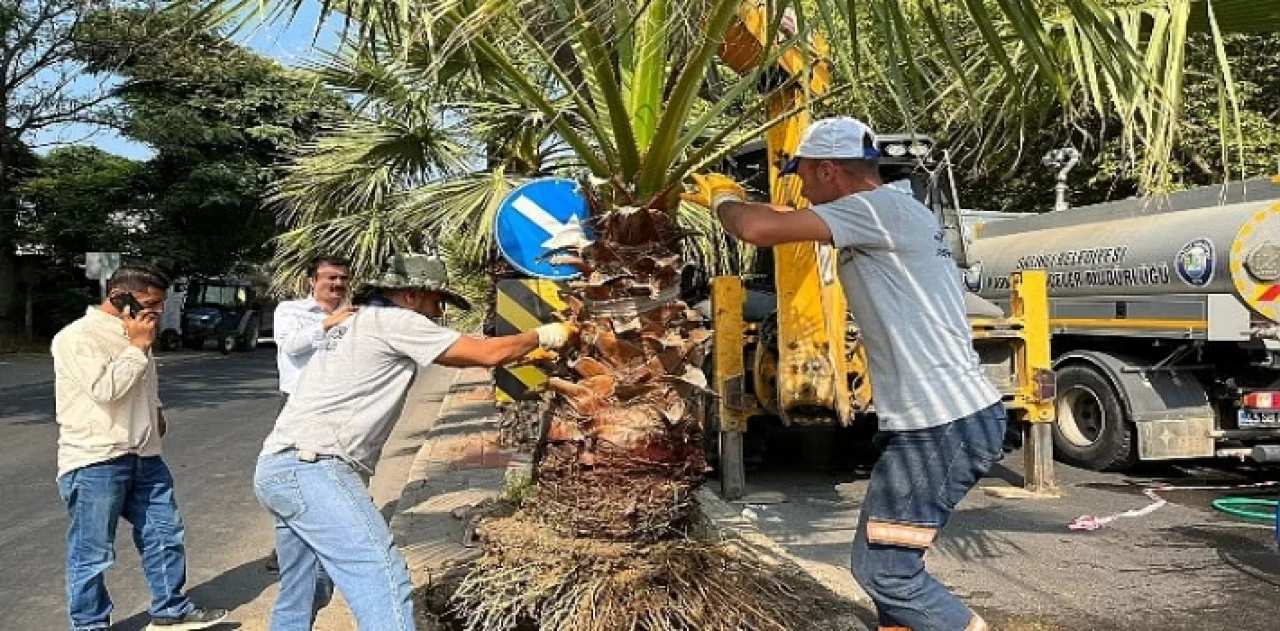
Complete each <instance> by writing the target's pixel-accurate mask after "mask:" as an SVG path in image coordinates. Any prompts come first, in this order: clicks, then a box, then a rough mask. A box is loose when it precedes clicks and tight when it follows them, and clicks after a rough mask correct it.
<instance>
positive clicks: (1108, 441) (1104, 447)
mask: <svg viewBox="0 0 1280 631" xmlns="http://www.w3.org/2000/svg"><path fill="white" fill-rule="evenodd" d="M1057 373H1058V399H1057V412H1058V415H1057V416H1058V420H1057V422H1055V423H1054V425H1053V446H1054V449H1055V450H1056V451H1057V452H1058V458H1059V459H1060V460H1062V461H1063V462H1066V463H1067V464H1071V465H1075V466H1077V467H1083V468H1085V469H1091V470H1093V471H1119V470H1122V469H1126V468H1128V467H1129V466H1131V465H1132V464H1133V463H1135V462H1137V456H1138V454H1137V449H1136V446H1137V445H1136V441H1135V440H1134V431H1135V429H1134V427H1133V424H1132V423H1130V422H1129V421H1128V419H1126V418H1125V414H1124V407H1123V406H1122V405H1121V404H1120V395H1119V394H1117V393H1116V391H1115V388H1114V387H1113V386H1112V385H1111V382H1110V381H1109V380H1108V379H1107V378H1106V377H1105V376H1103V375H1102V374H1101V373H1099V372H1098V371H1097V369H1095V368H1093V367H1092V366H1089V365H1087V364H1068V365H1066V366H1062V367H1060V368H1058V370H1057Z"/></svg>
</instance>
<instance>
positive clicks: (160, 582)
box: [58, 455, 195, 629]
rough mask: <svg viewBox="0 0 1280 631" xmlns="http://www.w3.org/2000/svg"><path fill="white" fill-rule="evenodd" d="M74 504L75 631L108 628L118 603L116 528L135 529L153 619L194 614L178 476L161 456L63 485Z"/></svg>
mask: <svg viewBox="0 0 1280 631" xmlns="http://www.w3.org/2000/svg"><path fill="white" fill-rule="evenodd" d="M58 494H59V495H60V496H61V497H62V501H63V502H65V503H66V505H67V513H68V514H69V515H70V516H71V527H70V528H68V529H67V605H68V609H69V610H70V614H71V628H72V629H106V628H108V627H109V626H110V624H111V609H112V604H111V597H110V596H109V595H108V594H107V583H106V580H105V577H104V575H105V574H106V571H107V568H109V567H111V564H112V563H113V562H114V561H115V558H116V551H115V541H116V524H117V523H118V521H119V519H120V518H121V517H123V518H124V519H125V520H127V521H128V522H129V523H130V524H132V525H133V544H134V545H135V546H136V547H137V548H138V554H140V555H141V556H142V572H143V574H144V575H145V576H146V579H147V586H148V587H150V588H151V606H150V608H149V610H148V611H149V612H150V613H151V615H152V617H156V616H165V617H169V616H172V617H179V616H183V615H185V614H186V613H187V612H189V611H191V610H192V609H194V608H195V605H193V604H192V603H191V600H190V599H188V598H187V597H186V596H185V595H184V594H183V593H182V586H183V584H185V583H186V582H187V555H186V546H185V544H184V543H183V538H184V534H185V533H184V529H183V526H182V516H181V515H180V514H179V513H178V502H177V500H176V499H175V497H174V493H173V476H172V475H170V474H169V467H167V466H165V464H164V460H163V459H161V458H160V457H159V456H155V457H150V458H140V457H138V456H135V455H127V456H121V457H119V458H116V459H114V460H109V461H107V462H100V463H97V464H92V465H89V466H87V467H82V468H80V469H76V470H74V471H71V472H69V473H67V474H65V475H63V476H62V477H60V478H58Z"/></svg>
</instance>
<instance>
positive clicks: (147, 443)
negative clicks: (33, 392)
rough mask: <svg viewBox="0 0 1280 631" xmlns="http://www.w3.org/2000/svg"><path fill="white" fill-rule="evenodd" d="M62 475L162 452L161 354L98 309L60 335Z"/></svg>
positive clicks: (56, 361)
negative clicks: (152, 353)
mask: <svg viewBox="0 0 1280 631" xmlns="http://www.w3.org/2000/svg"><path fill="white" fill-rule="evenodd" d="M50 350H51V351H52V353H53V370H54V375H55V381H54V389H55V392H56V408H57V420H58V425H59V426H60V427H59V431H58V476H59V477H61V476H63V475H65V474H67V473H70V472H72V471H75V470H76V469H80V468H82V467H87V466H89V465H91V464H97V463H99V462H106V461H108V460H112V459H114V458H118V457H120V456H124V455H127V454H136V455H139V456H144V457H146V456H159V455H160V452H161V441H160V425H159V419H160V414H159V408H160V396H159V390H158V383H159V379H158V378H157V377H156V364H155V359H154V358H152V357H151V356H150V354H149V353H144V352H142V350H141V349H139V348H138V347H136V346H134V345H132V344H130V343H129V336H128V335H127V334H125V330H124V323H123V322H121V321H120V318H117V317H115V316H113V315H111V314H109V313H106V312H105V311H102V310H101V309H98V308H97V307H89V310H88V312H86V313H85V316H84V317H83V318H80V319H79V320H76V321H75V322H72V323H71V324H69V325H67V326H66V327H65V328H63V329H62V330H61V331H59V332H58V334H57V335H55V336H54V337H53V345H52V347H51V349H50Z"/></svg>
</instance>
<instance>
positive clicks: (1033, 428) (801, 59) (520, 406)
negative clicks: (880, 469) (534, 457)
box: [495, 0, 1054, 499]
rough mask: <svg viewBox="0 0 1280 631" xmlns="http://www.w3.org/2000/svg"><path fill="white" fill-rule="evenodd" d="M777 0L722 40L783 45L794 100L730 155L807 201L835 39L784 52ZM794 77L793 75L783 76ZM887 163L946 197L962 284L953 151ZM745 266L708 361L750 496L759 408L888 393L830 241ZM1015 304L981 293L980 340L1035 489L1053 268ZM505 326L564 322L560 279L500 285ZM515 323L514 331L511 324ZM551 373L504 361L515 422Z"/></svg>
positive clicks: (731, 289)
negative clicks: (1020, 436)
mask: <svg viewBox="0 0 1280 631" xmlns="http://www.w3.org/2000/svg"><path fill="white" fill-rule="evenodd" d="M767 11H768V6H767V3H766V2H764V1H763V0H745V1H744V2H743V3H742V5H741V6H740V7H739V10H738V14H737V18H736V20H735V22H734V23H733V25H732V26H731V27H730V29H729V31H728V34H727V35H726V37H725V40H724V42H723V43H722V44H721V47H720V57H721V59H722V60H723V61H724V62H725V64H726V65H728V66H729V67H731V68H732V69H734V70H735V71H737V72H740V73H747V72H751V71H753V70H754V69H755V68H756V67H757V66H758V65H759V64H761V63H765V62H766V60H769V59H770V58H774V57H776V61H774V62H773V63H775V64H776V67H775V68H771V69H769V71H768V72H766V73H764V74H765V75H766V77H767V79H766V80H767V81H768V82H769V83H770V85H771V86H778V85H785V86H788V87H785V88H784V89H781V90H775V91H774V93H773V95H772V96H771V97H770V100H769V102H768V104H767V108H768V111H767V113H766V115H767V116H768V117H769V118H770V119H772V118H775V117H779V116H783V115H784V114H786V113H788V112H794V113H793V114H791V115H790V116H787V117H786V118H785V119H784V120H783V121H782V122H781V123H779V124H778V125H776V126H774V127H773V128H772V129H771V130H770V131H769V132H768V133H767V134H766V137H765V138H764V140H763V142H762V143H760V142H757V143H754V144H752V145H748V146H747V147H744V149H743V150H742V151H739V152H738V153H737V154H736V155H735V157H734V158H733V159H732V160H730V161H729V164H727V165H726V166H727V167H728V168H726V170H727V171H729V172H730V173H731V174H732V175H734V176H735V177H738V178H739V179H742V180H744V181H746V183H747V184H748V186H749V188H752V189H754V190H760V191H768V196H769V199H770V200H771V201H773V202H774V203H778V204H785V205H789V206H793V207H803V206H805V205H806V203H807V202H806V201H805V200H804V199H803V198H802V197H801V196H800V193H799V191H800V181H799V178H797V177H794V176H786V177H779V174H778V172H779V169H780V167H781V165H782V164H784V163H785V162H786V160H787V159H788V158H789V157H790V155H791V152H793V151H794V150H795V148H796V146H797V145H798V144H799V141H800V136H801V134H802V132H803V131H804V129H805V128H806V127H807V126H808V124H809V122H810V116H809V114H808V112H807V109H806V108H805V105H806V104H807V103H810V102H812V100H813V99H814V98H815V97H820V96H821V95H823V94H825V93H826V92H827V90H828V88H829V86H830V69H829V66H828V61H827V56H826V44H825V42H824V41H823V40H822V38H821V37H820V36H814V37H812V38H811V39H810V40H809V41H806V42H804V43H803V44H802V45H798V46H792V47H790V48H789V50H787V51H786V52H785V53H784V54H782V55H780V56H775V55H772V54H771V52H772V51H771V49H770V46H771V44H768V43H767V41H768V40H767V33H768V32H769V31H770V25H771V21H770V20H771V16H769V15H768V13H767ZM777 82H781V83H777ZM878 142H879V144H880V146H879V147H878V149H879V150H880V155H881V156H882V158H881V161H880V162H881V170H882V175H883V176H884V179H885V181H898V180H902V179H907V180H909V181H910V182H911V185H912V189H913V191H914V193H915V194H916V195H917V197H918V198H919V199H920V200H921V201H922V202H924V203H925V204H926V205H927V206H929V207H930V208H932V209H933V210H934V212H935V214H936V215H937V216H938V219H939V222H940V223H941V224H942V225H943V227H944V228H945V231H946V233H947V234H948V236H949V241H950V243H949V245H950V246H951V248H952V251H953V252H954V253H956V257H957V264H958V266H959V268H958V269H957V282H959V276H960V273H961V269H963V267H964V264H965V260H964V245H965V244H964V237H963V233H962V229H961V224H960V215H959V208H958V205H957V204H956V196H955V194H954V189H953V187H952V186H951V182H952V180H951V170H950V167H949V163H948V162H947V160H946V159H945V156H944V158H943V159H941V160H938V159H935V157H934V154H935V149H934V147H933V146H932V142H931V141H930V139H928V138H927V137H920V136H906V135H896V136H895V135H882V136H880V138H879V140H878ZM755 261H756V263H755V267H754V269H752V270H751V271H750V273H748V274H745V275H744V276H720V277H716V278H712V279H710V286H711V291H710V294H711V296H710V298H711V299H710V305H709V307H710V309H709V310H710V312H711V313H710V315H711V319H712V326H713V328H714V333H713V344H714V351H713V353H712V355H711V358H710V359H711V362H710V365H709V366H708V367H707V368H708V370H707V372H708V377H709V382H710V383H709V387H710V388H711V389H712V390H714V391H715V392H716V393H717V394H718V395H719V396H718V397H717V398H716V400H715V401H714V402H713V403H712V404H711V405H709V406H708V407H707V409H706V410H705V412H706V414H705V423H704V426H705V427H706V429H707V430H708V434H709V436H710V438H711V439H712V440H711V441H710V444H711V450H712V451H713V452H714V453H712V454H710V455H711V456H712V458H711V459H712V460H713V461H716V462H718V468H719V471H720V480H721V490H722V494H723V495H724V496H726V497H727V498H729V499H736V498H738V497H740V496H741V495H742V494H743V492H744V489H745V484H746V481H745V464H744V458H743V444H744V433H745V432H746V431H747V428H748V420H749V419H751V418H753V417H762V416H763V417H775V418H778V419H781V421H782V423H783V425H784V426H788V427H789V426H801V425H806V426H813V425H826V426H850V425H854V424H856V423H861V422H868V423H870V422H874V421H873V420H872V419H873V414H874V411H875V402H874V396H873V395H874V393H873V392H872V388H871V380H870V379H869V378H868V375H867V362H866V357H865V352H864V349H863V348H862V346H861V344H860V342H859V335H860V333H859V331H858V328H857V324H856V323H855V322H853V321H852V320H851V318H850V317H849V315H848V309H847V304H846V301H845V295H844V291H843V289H842V288H841V287H840V281H839V279H838V277H837V274H836V256H835V252H834V251H833V249H832V248H831V247H829V246H826V245H818V244H813V243H794V244H786V245H781V246H777V247H774V248H768V249H762V250H760V251H759V252H758V254H757V256H756V257H755ZM1010 286H1011V288H1012V298H1011V300H1010V303H1009V304H1010V305H1011V308H1010V313H1009V314H1007V315H1006V314H1004V313H1003V312H1002V311H1001V310H1000V309H999V308H997V307H995V306H994V305H991V304H990V303H985V304H983V303H984V301H982V300H981V299H979V298H977V297H976V295H972V294H967V295H966V302H967V303H969V304H972V305H973V307H974V308H973V309H972V310H971V318H970V319H971V322H972V325H973V333H974V339H975V346H976V348H977V350H978V352H979V356H980V357H981V358H982V361H983V364H984V368H985V369H986V371H987V374H988V376H989V377H990V378H991V380H992V382H993V383H994V384H995V385H996V386H997V387H998V388H999V389H1000V390H1001V391H1002V393H1003V394H1004V401H1005V404H1006V407H1007V408H1008V410H1009V412H1010V419H1011V421H1014V422H1018V423H1022V424H1023V427H1024V437H1025V438H1024V445H1025V449H1024V452H1025V453H1026V454H1027V455H1026V460H1027V462H1026V465H1027V474H1026V476H1027V484H1026V486H1027V487H1028V489H1029V490H1032V491H1047V490H1049V489H1051V488H1052V487H1053V485H1054V482H1053V474H1052V434H1051V430H1050V421H1051V420H1052V416H1053V409H1054V406H1053V396H1054V377H1053V373H1052V370H1051V365H1050V358H1049V321H1048V311H1047V309H1048V306H1047V305H1048V301H1047V296H1046V293H1045V292H1046V289H1045V278H1044V273H1043V272H1038V271H1035V272H1023V273H1021V274H1015V275H1014V276H1013V277H1012V278H1011V279H1010ZM497 294H498V295H497V304H496V314H497V316H498V317H497V320H498V322H499V326H498V327H497V328H498V329H502V330H496V332H497V333H500V334H501V333H506V332H514V331H515V330H525V329H527V328H530V327H532V326H536V325H537V324H538V323H539V321H542V320H544V319H545V320H547V321H550V319H551V314H552V313H554V312H555V311H557V310H559V309H563V308H564V304H563V302H562V301H561V300H560V298H559V290H558V287H557V286H556V284H555V283H554V282H551V281H538V280H507V281H502V282H499V283H498V286H497ZM505 329H512V330H510V331H508V330H505ZM543 382H545V375H542V374H541V373H540V372H539V370H538V369H537V368H536V367H532V366H524V367H516V368H501V369H498V370H496V371H495V396H496V398H497V400H498V402H499V403H500V404H503V405H504V407H505V408H506V410H505V412H504V416H506V417H507V418H510V419H516V420H514V421H512V422H513V424H515V425H524V426H528V425H529V423H527V422H526V421H520V420H518V419H520V418H521V417H525V418H526V419H527V417H528V416H529V415H530V414H534V415H536V414H537V410H538V407H539V406H538V405H537V403H536V402H535V401H531V400H529V399H530V396H528V395H530V394H531V393H533V392H535V391H536V390H537V389H538V386H539V385H540V384H541V383H543ZM517 433H518V432H517Z"/></svg>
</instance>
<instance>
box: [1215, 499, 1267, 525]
mask: <svg viewBox="0 0 1280 631" xmlns="http://www.w3.org/2000/svg"><path fill="white" fill-rule="evenodd" d="M1245 506H1269V507H1270V508H1271V510H1270V511H1269V512H1265V513H1263V512H1259V511H1256V510H1247V509H1245V508H1242V507H1245ZM1213 507H1214V508H1216V509H1218V510H1220V511H1222V512H1224V513H1227V514H1229V515H1235V516H1236V517H1244V518H1246V519H1257V520H1260V521H1274V520H1275V519H1276V500H1261V499H1258V498H1254V497H1222V498H1218V499H1216V500H1213Z"/></svg>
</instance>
